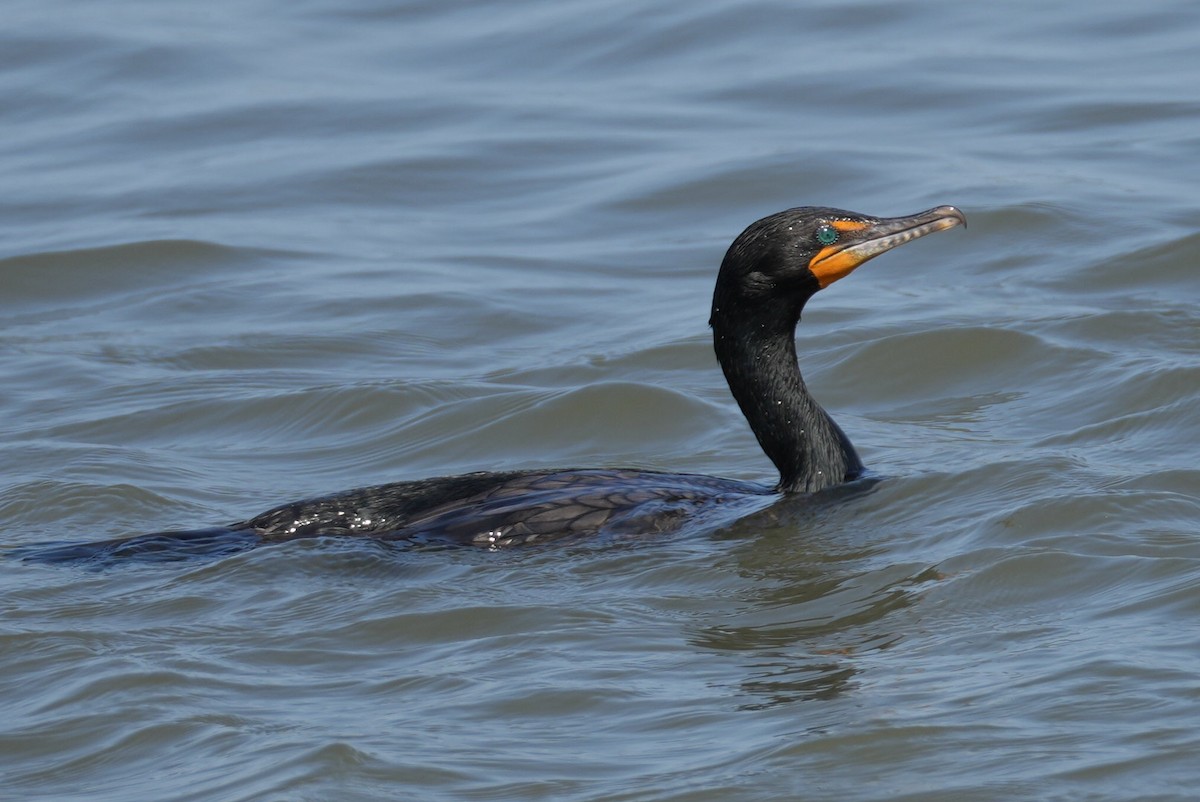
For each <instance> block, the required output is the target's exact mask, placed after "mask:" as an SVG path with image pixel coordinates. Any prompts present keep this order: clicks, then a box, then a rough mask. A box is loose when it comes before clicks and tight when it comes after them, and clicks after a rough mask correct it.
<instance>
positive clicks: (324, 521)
mask: <svg viewBox="0 0 1200 802" xmlns="http://www.w3.org/2000/svg"><path fill="white" fill-rule="evenodd" d="M965 224H966V218H965V217H964V216H963V214H962V212H960V211H958V210H957V209H955V208H954V207H952V206H939V207H937V208H935V209H930V210H928V211H925V212H921V213H919V214H915V215H910V216H907V217H894V218H874V217H867V216H865V215H860V214H856V213H854V212H847V211H844V210H840V209H830V208H822V207H801V208H797V209H789V210H787V211H784V212H779V213H778V214H774V215H771V216H769V217H765V218H763V219H762V220H759V221H757V222H756V223H753V224H752V225H750V226H749V227H748V228H747V229H746V230H745V231H743V232H742V234H741V235H739V236H738V237H737V239H735V240H734V242H733V244H732V245H731V246H730V247H729V250H728V252H727V253H726V255H725V259H724V261H723V262H722V264H721V270H720V273H719V275H718V277H717V283H716V288H715V290H714V292H713V304H712V316H711V318H710V320H709V322H710V324H711V326H712V329H713V345H714V349H715V351H716V355H717V360H718V362H720V364H721V367H722V370H723V371H724V373H725V378H726V380H727V381H728V383H729V388H730V390H731V392H732V393H733V396H734V398H735V399H736V400H737V402H738V405H739V407H740V408H741V410H742V413H743V414H744V415H745V416H746V420H747V422H748V423H749V424H750V428H751V429H752V430H753V432H754V434H755V436H756V437H757V438H758V442H759V444H760V445H761V446H762V448H763V451H764V452H765V453H766V454H767V456H768V457H769V458H770V459H771V461H772V462H774V464H775V467H776V468H777V469H778V470H779V482H778V483H777V484H775V485H774V486H766V485H755V484H749V483H745V482H737V481H733V480H729V479H721V478H716V477H711V476H698V475H694V474H676V473H664V472H657V471H646V470H638V469H570V470H543V471H514V472H505V473H471V474H464V475H460V476H448V477H439V478H434V479H423V480H418V481H410V482H396V483H392V484H385V485H376V486H373V487H364V488H359V489H355V490H348V491H345V492H342V493H337V494H333V495H329V496H323V497H320V498H314V499H307V500H304V501H299V502H294V503H291V504H285V505H282V506H279V507H276V508H274V509H271V510H268V511H267V512H265V513H263V514H261V515H258V516H256V517H254V518H251V519H249V520H247V521H242V522H239V523H235V524H230V525H228V526H220V527H213V528H210V529H198V530H184V531H175V532H162V533H155V534H150V535H138V536H134V537H128V538H120V539H116V540H108V541H101V542H91V543H75V544H55V545H47V546H42V547H31V548H28V549H24V550H22V551H23V552H24V556H25V557H26V558H27V559H37V560H50V561H55V560H80V559H84V560H92V559H111V558H120V557H129V556H141V557H145V558H151V559H178V558H180V557H183V556H189V555H191V554H195V553H205V554H212V553H222V552H227V551H235V550H241V549H244V548H248V547H250V546H254V545H257V544H260V543H265V542H277V541H282V540H291V539H295V538H304V537H321V536H365V537H371V538H376V539H379V540H390V541H406V542H413V543H435V544H458V545H473V546H483V547H488V548H499V547H504V546H513V545H519V544H524V543H532V542H539V541H547V540H557V539H562V538H569V537H578V536H587V535H593V534H597V533H606V534H649V533H656V532H663V531H670V530H674V529H677V528H679V527H680V526H681V525H682V524H683V523H685V522H688V521H694V520H696V519H697V518H703V516H706V515H709V514H711V513H712V512H713V511H714V510H721V509H732V510H737V509H741V508H743V507H748V506H750V505H753V504H756V503H759V502H761V500H762V499H763V498H764V497H769V496H772V495H774V494H781V493H782V494H808V493H815V492H818V491H820V490H824V489H826V488H829V487H833V486H835V485H838V484H841V483H844V482H847V481H851V480H854V479H857V478H858V477H859V476H861V475H862V472H863V465H862V462H861V460H860V459H859V457H858V454H857V453H856V452H855V450H854V447H853V446H852V445H851V444H850V440H849V439H848V438H847V437H846V435H845V434H844V433H843V432H842V430H841V429H840V428H839V427H838V425H837V424H836V423H834V422H833V419H832V418H830V417H829V415H828V414H827V413H826V412H825V410H824V409H822V408H821V406H820V405H819V404H818V403H817V402H816V400H815V399H814V398H813V397H812V396H811V395H810V394H809V392H808V390H807V388H806V387H805V384H804V380H803V378H802V376H801V374H800V370H799V367H798V364H797V355H796V346H795V329H796V325H797V323H798V322H799V320H800V314H801V312H802V311H803V309H804V305H805V303H806V302H807V301H808V299H809V298H811V297H812V295H813V294H815V293H816V292H817V291H818V290H820V289H823V288H824V287H827V286H828V285H829V284H831V283H833V282H834V281H837V280H838V279H840V278H842V277H844V276H845V275H847V274H849V273H850V272H851V271H852V270H853V269H854V268H856V267H857V266H858V265H860V264H862V263H863V262H865V261H867V260H868V259H870V258H872V257H874V256H876V255H878V254H880V253H883V252H884V251H887V250H890V249H891V248H893V247H896V246H897V245H900V244H903V243H905V242H908V241H910V240H913V239H916V238H918V237H921V236H924V235H925V234H929V233H932V232H935V231H941V230H944V229H947V228H951V227H953V226H956V225H965Z"/></svg>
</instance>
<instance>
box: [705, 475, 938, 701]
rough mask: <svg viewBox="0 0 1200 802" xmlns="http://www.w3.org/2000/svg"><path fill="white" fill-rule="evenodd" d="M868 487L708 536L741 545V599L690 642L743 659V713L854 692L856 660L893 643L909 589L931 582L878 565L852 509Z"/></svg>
mask: <svg viewBox="0 0 1200 802" xmlns="http://www.w3.org/2000/svg"><path fill="white" fill-rule="evenodd" d="M876 484H877V482H865V483H856V484H854V485H852V486H848V487H845V488H840V489H839V490H838V491H836V492H834V493H829V494H822V496H821V498H820V499H819V500H817V501H815V502H814V500H813V499H811V498H785V499H781V500H780V501H779V502H778V503H776V504H774V505H773V506H771V507H770V508H768V509H765V510H763V511H761V512H759V513H756V514H753V515H750V516H747V517H746V518H743V519H741V520H739V521H737V522H736V523H734V524H732V525H730V526H728V527H726V528H725V529H723V530H722V531H721V532H719V533H717V534H716V535H715V537H717V538H718V539H725V540H738V541H743V542H744V546H743V547H741V548H738V549H736V550H735V551H734V552H733V557H734V559H736V570H737V571H738V572H739V573H740V574H741V575H742V576H743V577H745V578H746V579H748V580H749V582H748V583H747V585H746V587H747V589H748V591H747V592H748V594H749V595H745V596H743V597H742V598H740V599H738V600H736V602H735V606H734V607H733V608H732V609H731V610H730V611H729V612H728V614H726V615H724V616H722V617H721V619H720V620H717V621H712V622H711V623H708V624H706V625H704V626H701V627H700V628H699V629H697V630H696V631H695V632H694V633H693V634H692V636H691V638H690V641H691V642H692V643H693V644H694V645H696V646H698V647H701V648H705V649H712V650H716V651H721V652H734V653H742V654H744V655H745V659H744V662H743V665H744V670H745V678H744V679H743V680H742V681H741V682H740V688H741V691H742V692H743V693H744V694H746V695H747V696H749V697H752V701H750V702H747V703H746V704H744V705H743V707H744V708H746V709H761V708H764V707H772V706H776V705H782V704H790V703H792V702H800V701H817V700H829V699H833V698H835V697H838V696H841V695H842V694H844V693H846V692H848V691H850V690H852V689H853V688H854V687H855V681H854V680H855V677H856V676H857V675H858V674H859V673H860V671H861V667H860V665H859V664H860V662H861V660H860V658H861V656H862V655H864V654H865V653H867V652H871V651H876V650H881V649H887V648H890V647H892V646H894V645H896V644H897V643H898V642H899V641H900V639H901V636H900V635H899V634H898V632H899V630H900V629H901V627H897V626H893V625H892V624H891V623H890V622H891V620H892V619H893V618H894V617H895V614H896V613H897V612H899V611H903V610H905V609H907V608H909V607H910V606H911V605H912V602H913V599H914V596H913V589H914V587H916V586H919V585H922V584H924V583H926V582H929V581H931V580H934V579H937V578H939V574H938V572H937V571H936V570H935V569H934V568H932V567H929V566H922V565H912V564H908V565H895V564H888V563H885V562H883V561H882V560H881V558H880V554H881V548H880V547H879V546H878V545H875V544H876V543H877V542H878V540H879V535H878V533H870V532H863V531H861V530H859V529H857V528H856V527H855V520H856V517H857V516H856V514H855V512H854V504H853V502H854V501H855V500H856V499H860V498H861V497H863V496H865V495H867V494H869V493H871V492H872V491H873V489H874V487H875V485H876ZM906 623H907V622H906Z"/></svg>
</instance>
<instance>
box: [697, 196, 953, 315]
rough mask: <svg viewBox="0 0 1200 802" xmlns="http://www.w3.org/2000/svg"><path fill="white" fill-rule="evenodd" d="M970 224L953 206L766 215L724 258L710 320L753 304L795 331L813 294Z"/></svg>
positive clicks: (811, 208) (814, 208) (807, 208)
mask: <svg viewBox="0 0 1200 802" xmlns="http://www.w3.org/2000/svg"><path fill="white" fill-rule="evenodd" d="M966 223H967V219H966V217H964V216H963V213H962V212H960V211H959V210H958V209H956V208H954V207H953V206H938V207H937V208H935V209H930V210H928V211H925V212H920V213H919V214H914V215H909V216H907V217H868V216H866V215H862V214H858V213H856V212H848V211H845V210H844V209H829V208H825V207H820V206H801V207H799V208H796V209H788V210H787V211H785V212H779V213H777V214H773V215H771V216H770V217H764V218H763V219H761V220H759V221H758V222H756V223H752V224H751V225H750V226H749V227H748V228H747V229H746V230H745V231H743V232H742V233H741V234H739V235H738V237H737V239H735V240H734V241H733V244H732V245H730V246H729V250H728V251H727V252H726V253H725V260H724V261H723V262H722V263H721V272H720V275H719V276H718V277H717V287H716V291H715V292H714V294H713V317H712V319H711V320H710V321H709V322H710V323H711V324H713V325H714V326H715V325H716V324H717V321H718V320H719V319H720V318H721V317H723V316H725V315H728V314H734V315H737V314H738V311H737V310H739V309H746V308H748V307H750V308H755V309H757V310H758V313H757V314H755V315H753V317H754V318H755V319H756V320H758V321H760V322H762V321H764V320H766V319H768V318H772V317H780V318H782V320H781V322H782V323H783V324H784V325H791V326H794V325H795V324H796V321H797V320H799V318H800V312H801V311H802V310H803V308H804V304H805V302H807V301H808V299H809V298H811V297H812V296H813V294H814V293H816V292H817V291H818V290H821V289H824V288H825V287H828V286H829V285H830V284H832V283H833V282H835V281H837V280H838V279H840V278H842V277H844V276H847V275H849V274H850V272H851V271H853V270H854V269H855V268H856V267H858V266H859V265H861V264H862V263H863V262H865V261H867V260H868V259H871V258H872V257H875V256H878V255H879V254H881V253H883V252H884V251H888V250H891V249H892V248H894V247H896V246H897V245H902V244H904V243H905V242H910V241H912V240H914V239H917V238H918V237H923V236H925V235H926V234H931V233H933V232H935V231H943V230H945V229H947V228H952V227H953V226H957V225H966ZM772 310H773V311H774V312H775V313H776V314H774V315H773V314H771V312H772Z"/></svg>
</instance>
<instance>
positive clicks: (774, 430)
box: [711, 304, 863, 493]
mask: <svg viewBox="0 0 1200 802" xmlns="http://www.w3.org/2000/svg"><path fill="white" fill-rule="evenodd" d="M777 311H779V314H776V315H772V314H764V312H766V310H763V309H758V310H756V314H754V315H753V316H751V315H746V314H738V310H737V309H730V308H724V309H723V308H721V307H720V306H719V305H718V304H714V307H713V317H712V321H711V322H712V326H713V347H714V348H715V350H716V352H717V361H719V362H720V363H721V368H722V369H723V370H724V371H725V379H726V381H728V382H729V389H730V390H731V391H732V392H733V397H734V398H735V399H737V402H738V406H740V407H741V408H742V414H744V415H745V416H746V420H747V421H748V422H749V423H750V428H751V429H752V430H753V431H754V434H755V436H756V437H757V438H758V442H759V445H761V446H762V449H763V451H765V452H766V454H767V456H768V457H770V458H771V461H772V462H774V463H775V467H776V468H778V469H779V485H778V489H779V490H781V491H783V492H788V493H801V492H808V493H811V492H815V491H817V490H821V489H823V488H826V487H832V486H833V485H837V484H841V483H842V482H845V481H848V480H850V479H854V478H857V477H858V476H859V475H860V474H861V473H862V471H863V465H862V462H861V460H859V458H858V454H857V453H855V451H854V446H852V445H851V444H850V441H849V439H847V437H846V435H845V434H844V433H843V432H842V430H841V429H840V428H838V425H837V424H836V423H834V422H833V419H832V418H830V417H829V415H828V414H827V413H826V412H825V410H824V409H822V408H821V406H820V404H818V403H817V402H816V399H814V398H813V397H812V396H811V395H809V393H808V388H806V387H805V386H804V379H803V377H802V376H801V375H800V368H799V366H798V364H797V360H796V340H795V333H796V332H795V327H796V323H797V322H798V320H799V311H798V310H797V311H795V312H786V311H783V310H777Z"/></svg>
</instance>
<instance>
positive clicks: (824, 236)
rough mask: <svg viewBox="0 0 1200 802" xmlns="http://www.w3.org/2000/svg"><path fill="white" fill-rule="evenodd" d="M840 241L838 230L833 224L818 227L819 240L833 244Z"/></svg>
mask: <svg viewBox="0 0 1200 802" xmlns="http://www.w3.org/2000/svg"><path fill="white" fill-rule="evenodd" d="M837 241H838V230H837V229H836V228H834V227H833V226H821V227H820V228H818V229H817V242H819V243H821V244H822V245H832V244H833V243H835V242H837Z"/></svg>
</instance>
